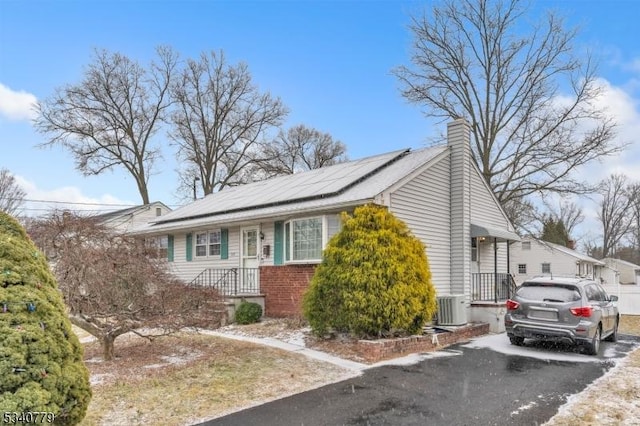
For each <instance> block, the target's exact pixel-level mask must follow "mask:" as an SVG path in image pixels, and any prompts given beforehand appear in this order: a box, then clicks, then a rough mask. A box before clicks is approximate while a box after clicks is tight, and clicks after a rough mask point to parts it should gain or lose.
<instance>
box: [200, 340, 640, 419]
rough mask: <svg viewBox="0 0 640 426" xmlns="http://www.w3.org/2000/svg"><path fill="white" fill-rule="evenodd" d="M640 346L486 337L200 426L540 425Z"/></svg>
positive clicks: (630, 342)
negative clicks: (589, 351) (595, 350)
mask: <svg viewBox="0 0 640 426" xmlns="http://www.w3.org/2000/svg"><path fill="white" fill-rule="evenodd" d="M639 344H640V339H638V338H636V337H632V336H626V335H620V339H619V341H618V342H616V343H608V342H603V344H602V347H601V351H600V355H599V356H598V357H592V356H588V355H583V354H581V353H580V352H579V351H578V350H576V349H574V348H573V347H571V346H568V345H562V344H561V345H555V346H553V345H547V344H542V343H537V342H530V343H528V344H527V345H526V346H525V347H515V346H512V345H510V344H509V343H508V339H507V337H506V335H504V334H500V335H488V336H484V337H482V338H479V339H475V340H473V341H472V342H470V343H467V344H457V345H454V346H450V347H449V348H447V349H445V350H442V351H439V352H435V353H430V354H425V356H424V358H423V359H422V360H421V361H420V362H418V363H415V364H409V365H388V366H382V367H376V368H371V369H368V370H366V371H365V372H364V374H363V375H362V376H359V377H356V378H352V379H348V380H345V381H342V382H338V383H334V384H331V385H327V386H324V387H321V388H318V389H315V390H311V391H308V392H304V393H300V394H297V395H293V396H290V397H287V398H283V399H280V400H277V401H273V402H270V403H267V404H263V405H260V406H257V407H254V408H250V409H247V410H243V411H240V412H237V413H234V414H231V415H228V416H225V417H220V418H217V419H214V420H211V421H208V422H206V423H203V425H243V426H244V425H265V426H267V425H278V426H281V425H447V426H450V425H460V426H461V425H539V424H541V423H544V422H545V421H547V420H548V419H550V418H551V417H552V416H553V415H554V414H555V413H556V412H557V409H558V407H559V406H561V405H562V404H564V403H565V402H566V401H567V397H568V396H570V395H573V394H576V393H578V392H580V391H582V390H583V389H584V388H585V387H586V386H587V385H588V384H589V383H591V382H592V381H594V380H595V379H596V378H598V377H600V376H602V375H603V374H604V373H605V372H606V371H607V370H608V369H609V368H611V367H612V366H613V365H615V361H616V360H617V359H620V358H622V357H624V356H625V355H626V354H627V353H628V352H630V351H631V350H632V349H633V348H635V347H637V346H638V345H639Z"/></svg>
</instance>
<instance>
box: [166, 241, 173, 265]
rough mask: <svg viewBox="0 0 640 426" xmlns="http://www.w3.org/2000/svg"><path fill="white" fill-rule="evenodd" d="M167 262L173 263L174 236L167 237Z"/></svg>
mask: <svg viewBox="0 0 640 426" xmlns="http://www.w3.org/2000/svg"><path fill="white" fill-rule="evenodd" d="M167 260H168V261H169V262H173V235H169V236H167Z"/></svg>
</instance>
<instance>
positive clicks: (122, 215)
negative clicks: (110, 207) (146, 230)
mask: <svg viewBox="0 0 640 426" xmlns="http://www.w3.org/2000/svg"><path fill="white" fill-rule="evenodd" d="M170 211H171V209H170V208H169V207H167V206H166V205H165V204H163V203H161V202H159V201H156V202H153V203H149V204H142V205H140V206H135V207H129V208H126V209H122V210H116V211H112V212H109V213H103V214H99V215H96V216H94V217H95V218H96V219H97V220H98V221H99V222H100V223H101V224H102V225H104V226H106V227H108V228H111V229H113V230H114V231H116V232H123V233H124V232H129V231H131V230H132V229H134V228H137V227H140V226H141V225H145V224H147V223H149V222H151V221H155V220H157V219H158V218H159V217H161V216H164V215H166V214H167V213H169V212H170Z"/></svg>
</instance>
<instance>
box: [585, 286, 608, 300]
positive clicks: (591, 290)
mask: <svg viewBox="0 0 640 426" xmlns="http://www.w3.org/2000/svg"><path fill="white" fill-rule="evenodd" d="M598 287H599V286H598V285H597V284H589V285H588V286H586V287H585V288H584V291H585V294H586V295H587V299H589V301H592V302H603V301H605V300H606V298H605V293H604V290H602V289H600V288H598Z"/></svg>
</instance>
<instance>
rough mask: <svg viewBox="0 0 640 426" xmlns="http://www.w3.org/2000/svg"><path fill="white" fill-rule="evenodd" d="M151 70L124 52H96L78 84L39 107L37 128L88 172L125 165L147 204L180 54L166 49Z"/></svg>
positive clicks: (58, 92)
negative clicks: (156, 140)
mask: <svg viewBox="0 0 640 426" xmlns="http://www.w3.org/2000/svg"><path fill="white" fill-rule="evenodd" d="M157 54H158V59H157V61H155V62H152V63H151V64H150V66H149V67H148V68H146V69H145V68H144V67H143V66H142V65H140V64H139V63H138V62H137V61H134V60H131V59H130V58H128V57H127V56H125V55H122V54H120V53H112V52H108V51H106V50H96V52H95V57H94V58H93V61H92V62H91V63H90V64H89V66H88V67H87V68H86V70H85V72H84V76H83V79H82V81H81V82H80V83H78V84H73V85H67V86H64V87H61V88H58V89H56V92H55V94H54V95H53V96H51V97H50V98H47V99H45V100H44V101H42V102H40V103H39V104H38V106H37V110H38V116H37V118H36V120H35V127H36V129H37V130H38V131H40V132H41V133H43V134H46V135H49V137H50V139H49V140H48V141H47V142H45V143H44V144H42V145H41V146H54V145H59V146H62V147H63V148H65V149H68V150H69V151H70V152H71V153H72V155H73V156H74V158H75V162H76V168H77V169H78V170H79V171H80V172H82V173H83V174H84V175H98V174H101V173H102V172H104V171H106V170H109V169H112V168H116V167H121V168H124V169H125V170H126V171H127V172H128V173H129V174H130V175H131V176H132V177H133V178H134V180H135V182H136V185H137V187H138V191H139V193H140V196H141V197H142V202H143V203H144V204H148V203H149V190H148V187H147V184H148V182H149V176H150V174H151V171H152V169H153V165H154V163H155V162H156V160H157V159H158V158H159V157H160V156H161V152H160V149H159V147H158V146H157V145H155V144H153V136H154V134H155V133H156V132H157V130H158V127H159V124H160V122H161V120H162V119H163V118H164V115H165V113H166V110H167V108H168V107H169V105H170V102H169V86H170V82H171V78H172V74H173V73H174V70H175V67H176V65H177V55H176V54H174V53H173V51H172V50H171V49H169V48H166V47H160V48H158V49H157Z"/></svg>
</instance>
